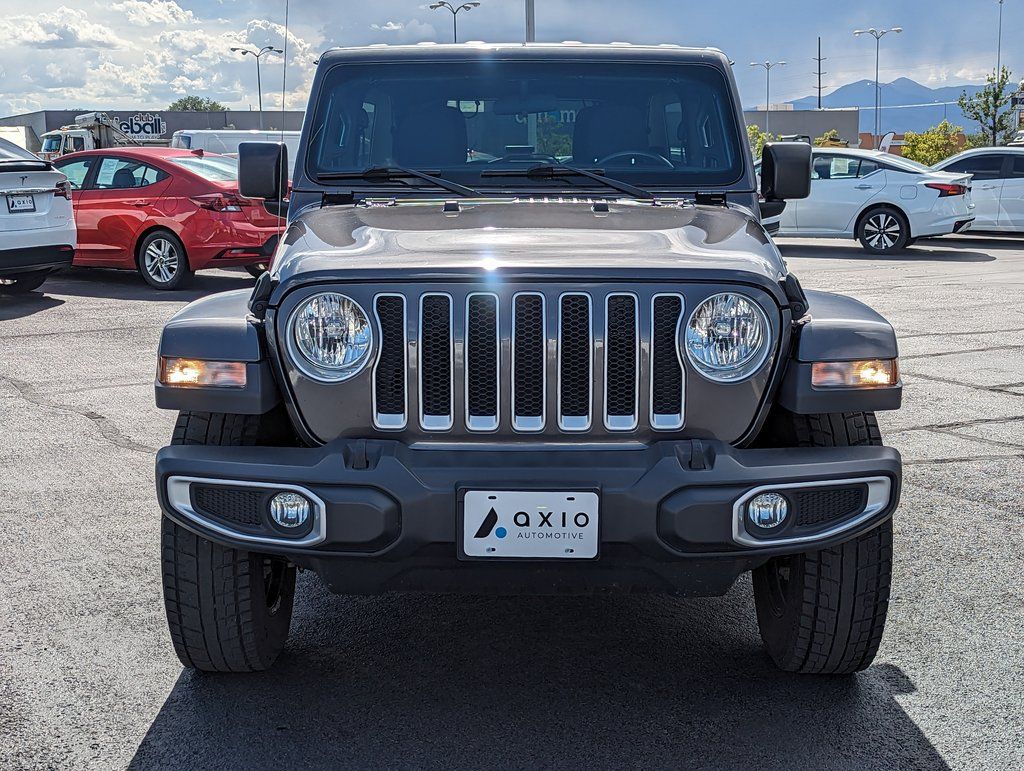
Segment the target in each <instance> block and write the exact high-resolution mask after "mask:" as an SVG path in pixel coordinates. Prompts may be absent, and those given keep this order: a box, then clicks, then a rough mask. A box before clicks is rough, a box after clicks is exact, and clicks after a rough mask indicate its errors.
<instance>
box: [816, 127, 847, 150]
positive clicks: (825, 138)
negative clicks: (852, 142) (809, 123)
mask: <svg viewBox="0 0 1024 771" xmlns="http://www.w3.org/2000/svg"><path fill="white" fill-rule="evenodd" d="M842 143H843V138H842V137H841V136H839V129H834V128H833V129H829V130H828V131H826V132H825V133H824V134H822V135H821V136H820V137H815V138H814V146H815V147H835V146H837V145H840V144H842Z"/></svg>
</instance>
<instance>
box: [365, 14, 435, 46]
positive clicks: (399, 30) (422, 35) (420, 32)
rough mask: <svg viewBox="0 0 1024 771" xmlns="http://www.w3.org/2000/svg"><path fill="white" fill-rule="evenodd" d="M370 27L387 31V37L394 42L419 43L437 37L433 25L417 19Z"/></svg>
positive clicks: (389, 22) (379, 30)
mask: <svg viewBox="0 0 1024 771" xmlns="http://www.w3.org/2000/svg"><path fill="white" fill-rule="evenodd" d="M370 29H372V30H375V31H376V32H385V33H388V34H387V39H388V40H390V41H394V42H396V43H419V42H421V41H423V40H436V39H437V30H435V29H434V26H433V25H432V24H429V23H427V22H423V21H420V20H419V19H409V21H387V22H385V23H384V24H371V25H370Z"/></svg>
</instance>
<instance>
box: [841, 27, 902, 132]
mask: <svg viewBox="0 0 1024 771" xmlns="http://www.w3.org/2000/svg"><path fill="white" fill-rule="evenodd" d="M902 31H903V27H893V28H892V29H875V28H874V27H872V28H871V29H855V30H854V31H853V35H854V37H860V36H861V35H871V37H873V38H874V39H875V132H874V135H873V137H872V140H871V141H872V144H874V146H875V148H874V149H877V148H878V140H879V137H880V135H881V133H882V89H881V88H880V87H879V85H878V49H879V42H880V41H881V39H882V37H883V36H885V35H888V34H889V33H890V32H895V33H896V34H899V33H900V32H902Z"/></svg>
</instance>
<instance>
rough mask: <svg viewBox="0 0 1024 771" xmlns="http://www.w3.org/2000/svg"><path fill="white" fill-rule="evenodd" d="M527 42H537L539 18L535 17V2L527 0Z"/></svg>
mask: <svg viewBox="0 0 1024 771" xmlns="http://www.w3.org/2000/svg"><path fill="white" fill-rule="evenodd" d="M526 42H527V43H536V42H537V17H536V16H535V15H534V8H533V0H526Z"/></svg>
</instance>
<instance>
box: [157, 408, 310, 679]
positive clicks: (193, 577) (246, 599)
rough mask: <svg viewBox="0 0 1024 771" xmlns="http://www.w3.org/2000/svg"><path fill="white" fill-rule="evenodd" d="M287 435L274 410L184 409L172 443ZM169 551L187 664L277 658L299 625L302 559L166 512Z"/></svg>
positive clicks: (172, 626) (168, 584)
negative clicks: (225, 538) (221, 539)
mask: <svg viewBox="0 0 1024 771" xmlns="http://www.w3.org/2000/svg"><path fill="white" fill-rule="evenodd" d="M278 417H279V416H278ZM285 436H286V434H285V432H284V430H283V424H282V422H281V421H280V420H278V421H276V422H275V420H274V416H261V415H228V414H219V413H198V412H182V413H181V415H180V416H179V417H178V422H177V424H176V425H175V428H174V437H173V439H172V441H171V444H205V445H232V446H243V445H250V446H251V445H257V444H271V443H273V444H285V443H287V439H284V441H282V439H283V438H284V437H285ZM161 557H162V563H163V588H164V605H165V608H166V611H167V625H168V628H169V630H170V634H171V641H172V643H173V644H174V651H175V653H177V655H178V658H179V659H180V660H181V663H182V664H184V665H185V666H186V667H190V668H193V669H199V670H203V671H206V672H256V671H260V670H264V669H267V668H269V667H270V666H271V665H272V664H273V663H274V661H275V660H276V659H277V657H278V655H279V654H280V653H281V650H282V649H283V648H284V644H285V641H286V639H287V637H288V629H289V627H290V625H291V617H292V606H293V602H294V599H295V566H294V565H291V564H289V563H288V562H287V561H286V560H284V559H280V558H277V557H271V556H268V555H263V554H258V553H255V552H250V551H246V550H242V549H232V548H228V547H225V546H221V545H219V544H216V543H213V542H212V541H209V540H207V539H205V538H203V537H202V536H199V535H196V534H195V533H193V532H192V531H191V530H188V529H186V528H184V527H182V526H181V525H178V524H177V523H176V522H174V521H172V520H170V519H168V518H167V517H166V516H165V517H164V518H163V523H162V529H161Z"/></svg>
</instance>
